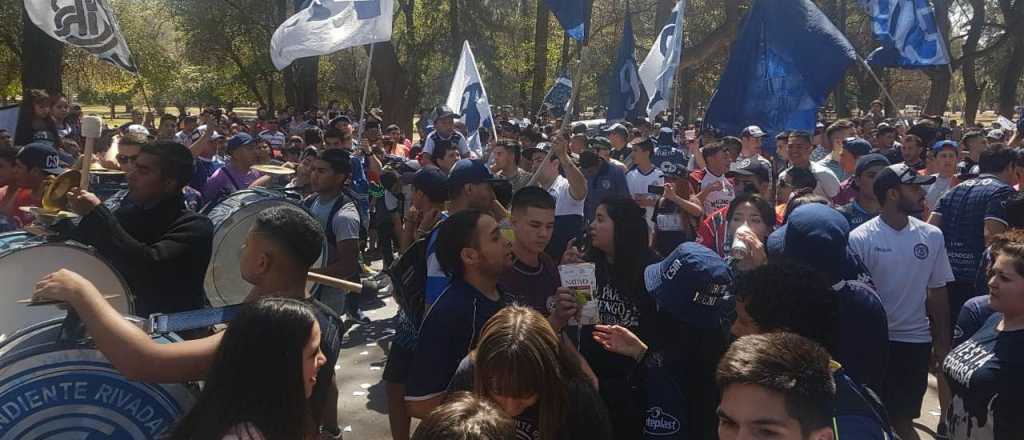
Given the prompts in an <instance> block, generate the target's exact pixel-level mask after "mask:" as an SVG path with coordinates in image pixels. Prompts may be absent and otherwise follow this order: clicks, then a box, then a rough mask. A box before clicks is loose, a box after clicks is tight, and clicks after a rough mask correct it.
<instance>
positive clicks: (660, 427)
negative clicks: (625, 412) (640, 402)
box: [644, 406, 680, 435]
mask: <svg viewBox="0 0 1024 440" xmlns="http://www.w3.org/2000/svg"><path fill="white" fill-rule="evenodd" d="M679 427H680V426H679V419H677V418H675V417H674V416H673V415H672V414H669V413H667V412H665V411H663V410H662V409H661V407H660V406H653V407H651V408H649V409H647V420H646V421H645V423H644V434H649V435H675V434H676V433H678V432H679Z"/></svg>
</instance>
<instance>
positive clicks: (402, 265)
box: [384, 233, 433, 324]
mask: <svg viewBox="0 0 1024 440" xmlns="http://www.w3.org/2000/svg"><path fill="white" fill-rule="evenodd" d="M431 235H433V233H431V234H427V235H426V236H424V237H420V238H419V239H417V240H416V241H414V242H413V243H412V244H411V245H409V248H408V249H406V250H405V252H402V255H400V256H399V257H398V259H396V260H395V261H394V262H392V263H391V266H389V267H388V268H387V269H385V271H384V272H385V273H387V275H388V277H389V278H390V279H391V296H392V297H393V298H394V299H395V303H396V304H398V308H399V309H400V310H402V311H403V312H404V313H405V314H406V316H407V317H408V318H409V320H410V321H411V322H412V323H413V324H419V323H420V322H421V321H422V320H423V312H424V310H425V309H426V302H427V248H429V247H430V237H431Z"/></svg>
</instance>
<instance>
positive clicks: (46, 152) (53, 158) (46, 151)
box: [15, 141, 67, 175]
mask: <svg viewBox="0 0 1024 440" xmlns="http://www.w3.org/2000/svg"><path fill="white" fill-rule="evenodd" d="M15 157H16V158H17V160H19V161H21V163H23V164H25V166H27V167H28V168H30V169H31V168H39V169H41V170H43V172H45V173H47V174H54V175H57V174H60V173H63V172H64V171H67V170H66V169H65V168H63V167H61V166H60V154H58V153H57V149H56V148H53V146H51V145H50V144H49V143H48V142H42V141H35V142H32V143H29V144H28V145H25V146H24V147H21V150H19V151H18V155H17V156H15Z"/></svg>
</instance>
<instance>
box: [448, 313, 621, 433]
mask: <svg viewBox="0 0 1024 440" xmlns="http://www.w3.org/2000/svg"><path fill="white" fill-rule="evenodd" d="M452 387H453V388H455V389H465V390H469V389H472V390H473V391H474V392H475V393H476V394H478V395H480V396H482V397H486V398H489V399H491V400H493V401H495V402H496V403H497V404H498V406H499V407H501V409H502V410H503V411H504V412H505V414H506V415H508V416H509V417H513V418H515V419H516V427H517V430H518V431H519V438H527V439H531V440H565V439H577V438H578V439H588V440H591V439H593V440H601V439H610V438H612V437H611V425H610V424H609V423H608V410H607V409H606V408H605V405H604V402H603V401H602V400H601V396H600V395H599V394H598V393H597V391H596V390H595V389H594V387H593V386H592V385H591V384H590V381H589V379H588V378H587V377H586V375H585V374H584V372H583V369H582V367H581V366H580V362H579V359H578V357H577V355H576V354H575V353H574V352H572V351H571V349H570V348H569V347H568V346H566V345H564V344H562V343H561V341H560V339H559V337H558V334H557V333H555V331H554V329H552V328H551V325H550V324H548V321H547V319H546V318H544V317H543V316H542V315H541V314H540V313H537V312H536V311H534V310H533V309H531V308H529V307H522V306H509V307H505V308H504V309H502V310H501V311H499V312H498V313H497V314H495V315H494V316H493V317H491V319H489V320H488V321H487V323H486V324H485V325H484V328H483V330H482V331H481V333H480V341H479V343H478V345H477V347H476V349H475V350H474V351H472V352H471V353H470V355H469V356H468V357H467V358H466V359H464V360H463V362H462V365H460V366H459V370H458V371H457V372H456V373H455V379H453V381H452Z"/></svg>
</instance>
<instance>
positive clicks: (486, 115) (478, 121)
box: [445, 41, 494, 157]
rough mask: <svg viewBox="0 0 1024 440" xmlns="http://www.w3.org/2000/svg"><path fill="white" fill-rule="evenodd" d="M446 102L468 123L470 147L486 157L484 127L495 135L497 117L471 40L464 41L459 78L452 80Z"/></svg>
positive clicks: (477, 154) (457, 69) (467, 130)
mask: <svg viewBox="0 0 1024 440" xmlns="http://www.w3.org/2000/svg"><path fill="white" fill-rule="evenodd" d="M445 105H447V106H448V107H449V108H451V109H453V110H454V111H456V112H458V113H459V114H460V115H462V116H460V117H459V121H462V122H463V123H464V124H466V132H467V133H469V139H468V141H469V149H470V150H471V151H473V153H475V154H476V156H477V157H482V156H483V154H482V153H483V149H482V147H481V144H480V128H481V127H487V128H488V129H490V130H491V133H492V136H493V133H494V118H493V117H492V116H491V105H490V103H489V102H488V101H487V91H486V90H484V83H483V82H482V81H481V80H480V72H479V71H478V70H477V69H476V58H475V57H474V56H473V49H470V47H469V41H466V42H464V43H462V56H461V57H459V67H457V68H456V69H455V78H454V79H452V88H451V90H450V91H448V100H447V101H445Z"/></svg>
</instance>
